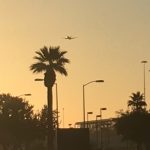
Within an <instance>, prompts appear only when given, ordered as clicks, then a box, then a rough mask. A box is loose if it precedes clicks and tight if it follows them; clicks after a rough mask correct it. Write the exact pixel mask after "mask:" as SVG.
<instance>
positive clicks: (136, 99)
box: [128, 92, 147, 111]
mask: <svg viewBox="0 0 150 150" xmlns="http://www.w3.org/2000/svg"><path fill="white" fill-rule="evenodd" d="M130 98H131V99H130V100H129V101H128V106H129V107H131V109H132V110H133V111H144V110H145V107H146V105H147V104H146V102H145V101H144V96H143V94H141V93H140V92H137V93H132V95H131V96H130Z"/></svg>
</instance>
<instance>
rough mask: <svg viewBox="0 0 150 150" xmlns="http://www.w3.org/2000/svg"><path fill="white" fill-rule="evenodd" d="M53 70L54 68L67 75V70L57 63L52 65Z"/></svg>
mask: <svg viewBox="0 0 150 150" xmlns="http://www.w3.org/2000/svg"><path fill="white" fill-rule="evenodd" d="M54 70H56V71H57V72H59V73H60V74H62V75H65V76H67V75H68V73H67V71H66V69H65V67H64V66H59V65H57V64H55V65H54Z"/></svg>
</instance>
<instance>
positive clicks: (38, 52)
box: [35, 51, 45, 60]
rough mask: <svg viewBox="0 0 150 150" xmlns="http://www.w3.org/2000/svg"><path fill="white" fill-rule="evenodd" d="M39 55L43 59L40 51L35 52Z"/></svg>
mask: <svg viewBox="0 0 150 150" xmlns="http://www.w3.org/2000/svg"><path fill="white" fill-rule="evenodd" d="M35 53H36V54H37V55H39V57H41V58H42V59H43V60H44V59H45V57H44V55H43V54H42V53H41V52H40V51H36V52H35Z"/></svg>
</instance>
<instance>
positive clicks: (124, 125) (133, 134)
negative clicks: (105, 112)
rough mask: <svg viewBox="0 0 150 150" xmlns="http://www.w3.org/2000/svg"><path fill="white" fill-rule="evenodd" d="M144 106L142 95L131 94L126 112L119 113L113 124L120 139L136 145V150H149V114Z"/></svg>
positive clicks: (138, 93)
mask: <svg viewBox="0 0 150 150" xmlns="http://www.w3.org/2000/svg"><path fill="white" fill-rule="evenodd" d="M146 106H147V104H146V101H145V100H144V96H143V94H141V93H140V92H137V93H132V95H131V96H130V100H128V110H127V111H125V112H122V111H120V112H119V117H118V118H117V120H116V124H115V128H116V130H117V133H118V134H119V135H121V136H122V139H123V140H125V141H132V142H134V143H136V148H137V150H150V112H149V110H147V109H146Z"/></svg>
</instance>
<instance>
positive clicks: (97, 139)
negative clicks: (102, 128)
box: [95, 115, 101, 149]
mask: <svg viewBox="0 0 150 150" xmlns="http://www.w3.org/2000/svg"><path fill="white" fill-rule="evenodd" d="M100 117H101V116H100V115H96V124H95V126H96V148H97V149H98V147H99V144H98V141H99V138H98V118H100Z"/></svg>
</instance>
